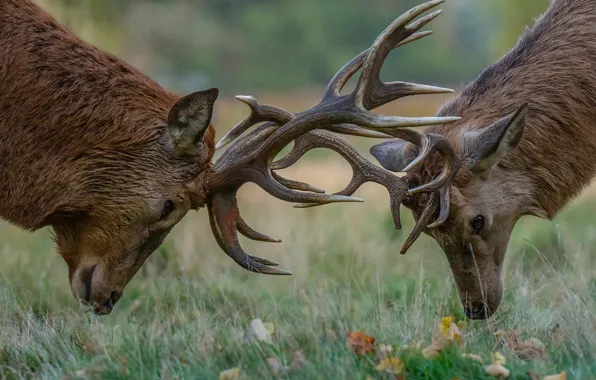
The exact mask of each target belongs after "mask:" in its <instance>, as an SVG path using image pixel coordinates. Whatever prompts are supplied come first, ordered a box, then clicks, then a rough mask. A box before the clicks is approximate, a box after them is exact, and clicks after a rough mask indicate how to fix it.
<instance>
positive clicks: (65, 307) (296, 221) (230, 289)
mask: <svg viewBox="0 0 596 380" xmlns="http://www.w3.org/2000/svg"><path fill="white" fill-rule="evenodd" d="M379 194H382V193H381V192H379ZM367 198H368V199H371V198H370V197H367ZM247 199H248V197H244V198H243V200H242V202H241V204H242V209H243V211H244V212H245V215H246V216H247V219H248V220H249V222H251V223H252V224H254V225H255V227H258V228H259V229H260V230H263V231H264V232H267V233H270V234H272V235H274V236H278V237H281V238H283V239H284V243H283V244H281V245H272V244H269V245H267V244H261V243H252V242H247V241H243V243H244V244H245V246H246V248H247V249H248V250H250V252H254V253H257V254H258V255H260V256H263V257H268V258H271V259H274V260H277V261H279V262H281V263H282V264H283V266H284V267H286V268H288V269H291V270H293V271H294V273H295V275H294V276H292V277H288V278H278V277H277V278H271V277H264V276H259V275H254V274H250V273H246V272H244V271H243V270H242V269H240V268H238V267H236V265H235V264H233V262H232V261H231V260H229V259H228V258H227V257H226V256H225V254H223V253H222V252H221V251H220V250H219V248H217V247H216V245H215V243H214V242H213V239H212V237H211V236H210V231H209V228H208V223H207V221H206V215H205V214H204V213H194V215H189V216H188V218H187V220H185V221H184V222H183V223H182V225H180V226H178V227H177V228H176V229H175V231H174V232H173V233H172V235H171V236H170V237H169V238H168V240H167V242H166V243H165V244H164V246H163V247H162V248H160V250H159V252H156V253H155V254H153V256H152V257H151V258H150V259H149V261H148V262H147V263H146V264H145V266H144V268H143V269H142V271H141V272H140V273H139V274H138V275H137V276H136V277H135V279H134V280H133V281H132V282H131V283H130V284H129V286H128V288H127V290H126V292H125V295H124V296H123V298H122V300H121V301H120V302H119V303H118V304H117V306H116V308H115V310H114V312H113V313H112V314H111V315H110V316H106V317H97V316H94V315H91V314H89V313H85V312H84V311H83V310H82V309H80V308H79V307H78V306H77V304H76V303H75V301H74V299H73V298H72V296H71V294H70V290H69V287H68V281H67V272H66V266H65V265H64V264H63V262H62V260H61V258H59V257H57V256H56V254H55V253H54V252H53V247H52V244H51V240H50V239H49V237H48V231H39V232H37V233H34V234H25V233H23V232H21V231H19V230H18V229H16V228H14V227H11V226H8V225H6V224H3V225H1V226H0V239H1V240H0V241H2V243H1V244H0V262H1V263H2V264H1V265H0V378H10V379H12V378H61V379H62V378H78V377H86V378H114V379H140V378H144V379H145V378H146V379H152V378H166V379H174V378H180V379H183V378H184V379H186V378H196V379H216V378H218V376H219V373H220V372H221V371H222V370H226V369H228V368H232V367H240V368H241V369H242V372H243V374H244V378H254V379H267V378H275V376H274V374H273V373H272V371H271V370H270V368H269V367H268V365H267V362H266V359H267V358H270V357H277V358H279V360H280V361H281V363H283V364H284V365H287V366H288V367H290V366H291V363H292V357H293V356H294V355H295V353H296V352H297V351H301V352H302V353H303V355H304V357H305V358H306V363H304V364H303V365H302V366H294V367H293V368H290V369H289V370H288V372H286V373H284V374H283V375H282V378H291V379H328V378H333V379H366V378H367V377H370V378H373V379H383V378H390V377H389V376H388V375H386V374H383V373H380V372H378V371H377V370H375V365H376V357H375V356H374V355H370V356H364V357H359V356H357V355H355V354H354V353H353V352H352V351H351V349H350V348H348V347H347V346H346V341H345V338H346V333H347V332H348V331H350V330H357V331H362V332H364V333H366V334H368V335H371V336H374V337H375V338H376V339H377V342H378V343H384V344H390V345H392V346H393V347H394V352H395V353H396V355H399V357H400V358H401V359H402V360H403V361H404V362H405V373H406V378H407V379H453V378H459V379H482V378H491V377H490V376H488V375H485V373H484V369H483V366H482V364H480V363H477V362H475V361H473V360H469V359H464V358H462V356H461V353H462V352H464V353H475V354H478V355H481V356H482V357H483V358H484V359H485V362H486V364H488V362H489V361H490V357H491V354H492V353H493V352H495V350H498V351H499V352H501V353H502V354H503V355H505V356H506V358H507V364H506V366H507V367H508V368H509V369H510V370H511V371H512V372H511V376H510V378H512V379H527V378H528V375H527V371H533V372H535V373H538V374H539V375H540V376H544V375H549V374H555V373H559V372H561V371H563V370H565V371H567V375H568V378H570V379H588V378H596V360H595V359H596V358H595V356H596V355H595V354H594V353H595V352H596V276H595V268H596V266H594V259H595V258H596V253H595V252H594V248H593V247H595V246H596V232H595V231H596V221H595V220H594V218H592V212H591V211H590V210H594V209H595V208H596V204H595V203H594V202H593V201H589V200H584V201H581V202H578V203H576V204H574V205H572V206H570V207H569V208H568V209H567V210H566V211H565V212H564V213H562V214H561V215H560V216H559V217H558V218H557V220H556V221H555V222H547V221H538V220H537V219H533V218H528V219H524V220H523V221H522V222H521V223H520V225H519V226H518V228H516V230H515V233H514V236H513V237H512V241H511V244H510V249H509V253H508V259H507V269H506V271H505V284H506V285H505V286H506V294H505V297H504V300H503V303H502V306H501V309H500V310H499V311H498V313H497V314H496V315H495V316H494V317H493V318H492V319H490V320H488V321H470V322H469V324H468V326H467V327H466V328H464V329H463V330H462V333H463V340H464V343H463V346H462V347H461V349H459V350H457V349H449V350H447V351H445V352H443V353H442V354H441V355H440V356H439V357H437V358H434V359H432V360H428V359H425V358H423V357H422V356H421V355H420V352H419V351H417V350H412V349H411V348H409V347H411V345H412V343H413V342H415V341H416V342H419V344H420V345H421V346H422V347H425V346H427V345H429V344H430V342H431V339H432V338H433V336H435V335H436V334H437V324H438V322H439V321H440V319H441V318H442V317H443V316H454V318H455V319H456V320H462V319H463V318H464V316H463V313H462V308H461V305H460V303H459V300H458V298H457V293H456V290H455V286H454V283H453V280H452V277H451V274H450V271H449V267H448V264H447V261H446V259H445V258H444V257H443V254H442V253H441V251H440V250H439V249H438V247H437V246H436V244H435V243H434V242H433V241H431V240H430V239H428V238H426V237H424V238H421V239H420V241H418V242H417V243H416V244H415V246H414V247H413V249H412V250H411V251H410V252H409V253H408V255H406V256H401V255H399V253H398V250H399V247H400V243H401V242H402V241H403V239H404V234H405V232H403V233H402V232H398V231H395V230H393V228H392V227H391V220H390V216H389V212H388V210H387V208H386V203H387V200H386V198H383V196H382V195H379V196H374V197H372V201H371V202H369V203H366V204H365V205H360V204H355V205H341V206H339V205H337V206H336V205H333V206H328V207H324V208H320V209H312V210H310V209H309V210H294V209H292V208H291V207H290V206H289V205H284V204H282V203H281V202H277V201H274V200H270V199H266V200H265V199H260V198H258V199H256V200H254V201H253V202H248V201H247ZM375 199H376V201H375ZM263 202H265V203H263ZM263 204H266V205H267V207H263ZM404 219H406V220H405V221H404V222H405V224H406V226H405V231H406V232H407V229H408V228H409V227H411V220H410V219H409V218H406V215H404ZM254 318H261V319H262V320H263V321H265V322H271V323H273V324H274V325H275V332H274V335H273V343H272V344H266V343H262V344H251V345H247V344H244V342H243V334H244V331H245V329H246V327H247V325H248V324H249V323H250V321H251V320H252V319H254ZM557 323H559V324H560V325H561V326H562V327H563V332H564V340H563V342H555V341H554V340H553V339H552V338H551V336H550V334H549V331H550V330H551V328H552V327H553V326H555V324H557ZM497 330H515V331H516V332H517V333H518V334H519V336H520V338H522V339H527V338H538V339H540V340H541V341H543V342H544V344H545V346H546V356H545V358H544V360H540V361H534V362H523V361H522V360H520V359H518V358H516V356H515V355H514V354H513V353H512V352H510V351H508V350H507V349H506V348H504V347H497V338H496V337H495V336H494V335H493V334H494V332H496V331H497Z"/></svg>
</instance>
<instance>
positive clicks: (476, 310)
mask: <svg viewBox="0 0 596 380" xmlns="http://www.w3.org/2000/svg"><path fill="white" fill-rule="evenodd" d="M465 311H466V315H467V316H468V318H470V319H486V318H488V317H490V315H491V311H490V309H489V307H488V306H487V305H486V304H485V303H484V302H472V304H471V306H466V307H465Z"/></svg>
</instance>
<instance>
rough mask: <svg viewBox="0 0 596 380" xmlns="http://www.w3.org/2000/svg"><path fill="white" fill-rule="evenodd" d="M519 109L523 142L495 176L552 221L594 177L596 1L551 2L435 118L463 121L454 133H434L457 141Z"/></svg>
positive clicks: (450, 128) (446, 130)
mask: <svg viewBox="0 0 596 380" xmlns="http://www.w3.org/2000/svg"><path fill="white" fill-rule="evenodd" d="M524 102H528V103H529V111H528V115H527V119H526V127H525V132H524V136H523V139H522V142H521V144H520V145H519V146H518V147H517V148H516V149H514V150H513V151H512V152H511V153H510V154H509V155H508V156H506V157H505V158H504V159H503V161H501V163H500V164H499V166H498V167H497V168H495V171H494V173H493V175H496V176H498V177H499V178H503V179H504V180H505V181H507V182H508V183H509V184H514V185H515V184H518V185H519V186H517V185H515V186H512V188H516V187H519V189H518V191H517V192H518V193H522V194H505V195H507V196H509V195H511V196H519V197H523V198H525V199H527V200H528V201H530V200H531V202H533V203H535V204H534V205H527V206H528V207H529V208H534V209H536V208H539V210H534V211H533V212H532V213H535V214H538V215H541V216H544V217H548V218H552V217H554V216H555V214H556V213H557V212H558V211H559V210H561V209H562V208H563V207H564V206H565V205H566V204H567V203H568V202H569V201H570V200H571V199H572V198H573V197H575V196H577V195H578V194H579V193H580V192H581V190H582V189H583V188H584V187H585V186H586V185H588V184H589V183H590V181H591V179H592V178H593V177H594V174H595V173H596V125H595V124H596V1H595V0H554V1H552V2H551V5H550V8H549V9H548V11H547V12H546V13H545V14H544V15H543V16H542V17H541V18H540V19H539V20H538V21H537V23H536V24H535V25H534V27H533V28H531V29H530V30H528V31H527V32H526V33H525V34H524V35H523V36H522V38H521V39H520V40H519V42H518V44H517V45H516V46H515V48H514V49H513V50H512V51H510V52H509V53H508V54H507V55H506V56H504V57H503V58H502V59H501V60H499V61H498V62H497V63H495V64H494V65H492V66H490V67H489V68H488V69H486V70H485V71H484V72H483V73H482V74H481V75H480V76H479V77H478V78H477V79H476V80H475V81H474V82H472V83H471V84H469V85H468V86H467V87H466V88H465V89H464V91H463V92H462V94H461V95H460V96H459V97H457V98H456V99H454V100H452V101H451V102H449V103H447V104H446V105H445V106H444V107H443V108H442V109H441V110H440V112H439V114H440V115H457V116H461V117H462V118H463V119H462V120H461V121H460V122H459V125H455V126H453V125H451V126H447V127H436V128H432V129H433V130H434V131H437V132H438V133H441V134H443V135H446V136H448V137H449V136H450V138H449V139H450V140H451V141H457V139H458V137H459V133H461V130H462V128H483V127H487V126H488V125H490V124H491V123H492V122H493V121H495V120H497V119H498V118H500V117H502V116H505V115H507V114H509V113H511V112H514V111H515V110H516V109H517V108H518V107H519V106H520V105H521V104H522V103H524ZM464 159H465V157H464ZM528 183H529V184H531V186H528ZM509 187H511V186H509Z"/></svg>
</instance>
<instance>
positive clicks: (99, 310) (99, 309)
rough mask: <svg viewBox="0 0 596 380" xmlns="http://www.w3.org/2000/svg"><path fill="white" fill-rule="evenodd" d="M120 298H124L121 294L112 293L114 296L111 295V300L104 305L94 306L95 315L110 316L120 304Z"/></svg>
mask: <svg viewBox="0 0 596 380" xmlns="http://www.w3.org/2000/svg"><path fill="white" fill-rule="evenodd" d="M120 297H122V293H121V292H112V294H110V298H108V300H107V301H106V302H104V303H103V304H94V305H93V313H95V314H97V315H108V314H110V313H111V312H112V309H113V308H114V305H115V304H116V302H118V300H119V299H120Z"/></svg>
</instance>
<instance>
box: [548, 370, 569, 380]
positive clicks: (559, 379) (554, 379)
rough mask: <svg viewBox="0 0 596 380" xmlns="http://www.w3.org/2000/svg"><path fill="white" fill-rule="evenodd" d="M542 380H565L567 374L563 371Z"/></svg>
mask: <svg viewBox="0 0 596 380" xmlns="http://www.w3.org/2000/svg"><path fill="white" fill-rule="evenodd" d="M543 380H567V372H565V371H563V372H561V373H560V374H558V375H551V376H546V377H544V379H543Z"/></svg>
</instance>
